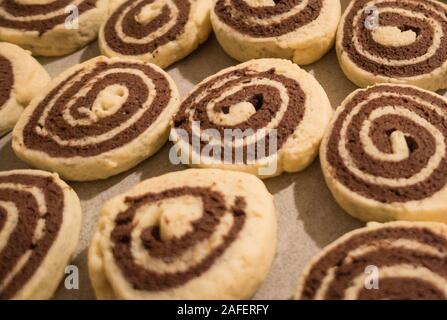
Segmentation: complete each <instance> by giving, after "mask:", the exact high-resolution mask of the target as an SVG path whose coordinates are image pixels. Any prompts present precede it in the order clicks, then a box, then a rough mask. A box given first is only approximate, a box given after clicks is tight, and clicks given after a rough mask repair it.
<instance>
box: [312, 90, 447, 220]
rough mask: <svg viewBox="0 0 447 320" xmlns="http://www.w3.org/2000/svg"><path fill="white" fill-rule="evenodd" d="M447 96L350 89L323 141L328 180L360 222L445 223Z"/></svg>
mask: <svg viewBox="0 0 447 320" xmlns="http://www.w3.org/2000/svg"><path fill="white" fill-rule="evenodd" d="M446 138H447V99H445V98H444V97H442V96H440V95H437V94H435V93H432V92H430V91H426V90H422V89H419V88H417V87H414V86H404V85H392V84H381V85H376V86H373V87H370V88H368V89H363V90H357V91H355V92H353V93H352V94H351V95H350V96H349V97H347V98H346V100H345V101H344V102H343V103H342V105H341V106H340V107H339V108H338V109H337V111H336V114H335V116H334V118H333V120H332V123H331V125H330V128H329V130H328V131H327V133H326V135H325V138H324V139H323V142H322V144H321V152H320V160H321V167H322V169H323V174H324V176H325V178H326V182H327V184H328V186H329V188H330V190H331V191H332V193H333V195H334V197H335V199H336V200H337V202H338V203H339V204H340V205H341V206H342V207H343V208H344V209H345V210H346V211H347V212H349V213H350V214H351V215H353V216H355V217H357V218H360V219H362V220H375V221H387V220H426V221H440V222H447V202H446V200H445V199H446V197H447V153H446V150H447V139H446Z"/></svg>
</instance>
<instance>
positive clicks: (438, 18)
mask: <svg viewBox="0 0 447 320" xmlns="http://www.w3.org/2000/svg"><path fill="white" fill-rule="evenodd" d="M336 47H337V55H338V59H339V62H340V65H341V68H342V69H343V71H344V73H345V74H346V76H347V77H348V78H349V79H350V80H351V81H352V82H354V83H355V84H356V85H358V86H360V87H366V86H369V85H372V84H376V83H400V84H411V85H416V86H418V87H421V88H424V89H428V90H438V89H441V88H447V4H445V3H442V2H440V1H434V0H424V1H420V0H386V1H384V0H355V1H351V2H350V4H349V6H348V8H347V9H346V11H345V13H344V15H343V17H342V19H341V22H340V26H339V28H338V33H337V44H336Z"/></svg>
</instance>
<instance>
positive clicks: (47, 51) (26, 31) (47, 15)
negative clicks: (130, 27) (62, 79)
mask: <svg viewBox="0 0 447 320" xmlns="http://www.w3.org/2000/svg"><path fill="white" fill-rule="evenodd" d="M107 10H108V0H3V1H1V2H0V40H1V41H7V42H11V43H15V44H17V45H19V46H21V47H23V48H25V49H28V50H30V51H32V53H33V54H34V55H39V56H61V55H64V54H68V53H71V52H73V51H75V50H77V49H79V48H81V47H83V46H85V45H86V44H87V43H89V42H90V41H92V40H94V39H95V38H96V37H97V35H98V30H99V27H100V25H101V23H102V22H103V21H104V20H105V18H106V16H107Z"/></svg>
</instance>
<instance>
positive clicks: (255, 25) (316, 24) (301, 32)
mask: <svg viewBox="0 0 447 320" xmlns="http://www.w3.org/2000/svg"><path fill="white" fill-rule="evenodd" d="M340 14H341V6H340V1H339V0H281V1H275V0H215V2H214V7H213V9H212V10H211V23H212V25H213V29H214V33H215V34H216V37H217V39H218V41H219V43H220V44H221V46H222V47H223V49H224V50H225V51H226V52H227V53H228V54H229V55H230V56H232V57H233V58H235V59H236V60H239V61H247V60H250V59H258V58H283V59H290V60H293V62H295V63H297V64H300V65H303V64H310V63H313V62H315V61H317V60H319V59H320V58H321V57H322V56H323V55H324V54H325V53H326V52H328V51H329V49H330V48H332V46H333V44H334V41H335V33H336V31H337V26H338V22H339V20H340Z"/></svg>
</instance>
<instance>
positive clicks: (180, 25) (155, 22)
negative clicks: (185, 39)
mask: <svg viewBox="0 0 447 320" xmlns="http://www.w3.org/2000/svg"><path fill="white" fill-rule="evenodd" d="M153 2H154V0H140V1H134V0H130V1H126V2H125V3H123V4H122V5H121V6H119V7H118V8H117V9H116V10H115V11H114V12H113V13H112V15H111V16H110V18H109V19H108V20H107V22H106V24H105V27H104V39H105V41H106V43H107V45H108V46H109V47H110V48H111V49H112V50H113V51H115V52H118V53H121V54H124V55H142V54H146V53H151V52H154V51H155V50H156V49H157V48H159V47H161V46H163V45H165V44H167V43H169V42H171V41H173V40H175V39H176V38H177V37H178V36H179V35H181V34H182V33H183V32H184V29H185V25H186V23H187V22H188V19H189V14H190V11H191V3H190V1H189V0H172V2H173V4H174V5H175V6H176V7H177V9H178V16H174V13H173V12H171V10H170V8H169V6H168V5H164V6H163V8H162V10H161V12H160V14H159V15H158V16H156V17H155V18H153V19H152V20H151V21H150V22H149V23H147V24H141V23H139V22H138V21H137V20H136V18H135V17H136V15H137V14H138V13H139V12H140V11H141V9H142V8H143V7H144V6H146V5H148V4H151V3H153ZM135 3H137V4H136V5H135ZM132 5H134V7H133V8H132V9H130V10H129V11H128V12H127V13H126V14H125V15H124V16H123V14H124V11H125V10H126V9H128V8H129V6H132ZM120 18H122V24H121V25H120V26H119V25H118V24H119V21H118V20H119V19H120ZM172 19H176V22H175V24H174V25H173V26H172V27H171V28H170V29H169V30H168V31H167V32H165V33H164V34H163V35H161V36H160V37H157V38H153V39H151V40H150V41H148V42H146V43H140V44H137V43H128V42H126V41H125V39H121V37H120V35H118V33H117V31H116V29H117V28H118V27H121V28H122V31H123V33H124V35H125V36H128V37H130V38H134V39H142V38H145V37H148V36H150V35H151V34H152V33H154V32H156V31H157V30H159V29H160V28H162V27H163V26H164V25H166V24H167V23H168V22H169V21H171V20H172Z"/></svg>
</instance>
